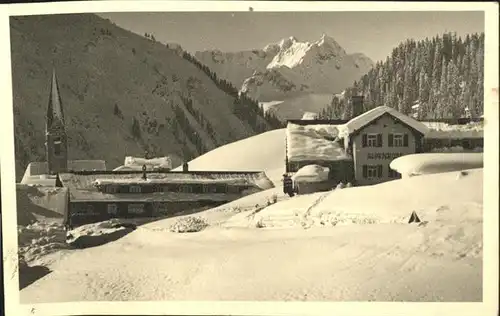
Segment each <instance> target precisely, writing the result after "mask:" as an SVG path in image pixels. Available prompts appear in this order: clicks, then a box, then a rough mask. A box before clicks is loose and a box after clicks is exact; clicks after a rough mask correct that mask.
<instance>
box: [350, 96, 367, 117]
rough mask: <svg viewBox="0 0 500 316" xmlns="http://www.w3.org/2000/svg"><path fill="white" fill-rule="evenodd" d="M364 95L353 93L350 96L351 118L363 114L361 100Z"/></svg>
mask: <svg viewBox="0 0 500 316" xmlns="http://www.w3.org/2000/svg"><path fill="white" fill-rule="evenodd" d="M364 99H365V97H364V96H362V95H353V96H352V97H351V105H352V118H355V117H357V116H359V115H361V114H363V112H364V109H363V101H364Z"/></svg>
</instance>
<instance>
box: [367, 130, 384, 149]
mask: <svg viewBox="0 0 500 316" xmlns="http://www.w3.org/2000/svg"><path fill="white" fill-rule="evenodd" d="M362 145H363V147H382V145H383V144H382V134H374V133H370V134H363V135H362Z"/></svg>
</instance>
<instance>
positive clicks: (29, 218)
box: [16, 184, 68, 226]
mask: <svg viewBox="0 0 500 316" xmlns="http://www.w3.org/2000/svg"><path fill="white" fill-rule="evenodd" d="M67 194H68V190H67V189H66V188H55V187H41V186H31V185H24V184H17V185H16V197H17V224H18V225H23V226H26V225H29V224H32V223H34V222H36V220H37V216H38V217H44V218H62V217H63V215H64V213H65V212H66V209H67V202H68V196H67Z"/></svg>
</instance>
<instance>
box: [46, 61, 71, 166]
mask: <svg viewBox="0 0 500 316" xmlns="http://www.w3.org/2000/svg"><path fill="white" fill-rule="evenodd" d="M45 140H46V143H45V146H46V150H47V165H48V172H49V174H57V173H59V172H65V171H67V169H68V142H67V135H66V128H65V124H64V112H63V106H62V101H61V95H60V94H59V85H58V83H57V76H56V71H55V69H52V82H51V85H50V94H49V104H48V106H47V117H46V125H45Z"/></svg>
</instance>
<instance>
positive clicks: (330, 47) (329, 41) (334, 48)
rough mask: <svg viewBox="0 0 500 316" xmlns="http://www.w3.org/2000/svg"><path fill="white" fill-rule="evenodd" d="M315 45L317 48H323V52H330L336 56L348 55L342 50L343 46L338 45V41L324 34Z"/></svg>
mask: <svg viewBox="0 0 500 316" xmlns="http://www.w3.org/2000/svg"><path fill="white" fill-rule="evenodd" d="M315 44H316V46H318V47H319V48H321V49H322V50H323V51H330V52H332V53H334V54H335V55H345V54H346V52H345V50H344V49H343V48H342V46H340V45H339V43H337V41H335V39H334V38H333V37H330V36H328V35H326V34H323V35H322V36H321V38H320V39H319V41H317V42H316V43H315Z"/></svg>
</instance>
